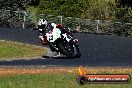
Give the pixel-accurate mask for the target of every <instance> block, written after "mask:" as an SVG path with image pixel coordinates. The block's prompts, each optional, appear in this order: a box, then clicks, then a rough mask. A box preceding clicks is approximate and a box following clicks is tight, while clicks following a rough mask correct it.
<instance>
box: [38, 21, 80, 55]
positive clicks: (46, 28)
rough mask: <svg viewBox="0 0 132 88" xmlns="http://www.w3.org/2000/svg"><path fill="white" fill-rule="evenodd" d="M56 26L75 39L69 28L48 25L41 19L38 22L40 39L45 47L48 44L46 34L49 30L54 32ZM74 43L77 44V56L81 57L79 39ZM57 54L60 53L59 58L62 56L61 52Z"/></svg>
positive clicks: (53, 24)
mask: <svg viewBox="0 0 132 88" xmlns="http://www.w3.org/2000/svg"><path fill="white" fill-rule="evenodd" d="M54 26H56V28H59V29H60V30H61V31H62V32H63V33H68V34H70V35H71V36H72V37H73V35H72V33H71V32H70V29H69V28H68V27H65V26H64V25H63V24H55V23H48V22H47V21H46V20H45V19H39V21H38V29H39V38H40V40H41V42H42V44H43V45H46V44H47V40H46V39H47V38H46V32H47V31H49V30H52V29H53V28H54ZM74 42H75V47H76V51H77V54H76V56H77V57H80V56H81V53H80V50H79V45H78V39H74ZM49 47H50V49H51V51H52V52H55V50H54V48H53V47H52V46H50V45H49ZM57 53H58V55H57V56H60V52H57Z"/></svg>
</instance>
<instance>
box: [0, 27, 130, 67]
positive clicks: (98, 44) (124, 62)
mask: <svg viewBox="0 0 132 88" xmlns="http://www.w3.org/2000/svg"><path fill="white" fill-rule="evenodd" d="M74 35H75V37H76V38H78V39H79V40H80V42H79V43H80V50H81V52H82V57H81V58H74V59H67V58H64V57H60V58H53V57H49V58H48V57H47V58H46V57H45V58H44V57H42V58H35V59H31V60H25V59H24V58H23V60H14V61H0V66H44V67H45V66H68V67H71V66H73V67H74V66H80V65H83V66H100V67H131V66H132V37H124V36H116V35H94V34H84V33H75V34H74ZM0 39H2V40H10V41H16V42H22V43H28V44H35V45H39V46H41V42H40V41H39V39H38V31H35V30H29V29H14V28H4V27H1V28H0Z"/></svg>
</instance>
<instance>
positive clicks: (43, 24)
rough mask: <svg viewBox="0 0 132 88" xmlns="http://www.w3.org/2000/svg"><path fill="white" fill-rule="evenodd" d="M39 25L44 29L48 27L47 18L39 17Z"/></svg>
mask: <svg viewBox="0 0 132 88" xmlns="http://www.w3.org/2000/svg"><path fill="white" fill-rule="evenodd" d="M38 26H39V27H40V28H41V29H43V28H46V27H47V21H46V20H45V19H39V22H38Z"/></svg>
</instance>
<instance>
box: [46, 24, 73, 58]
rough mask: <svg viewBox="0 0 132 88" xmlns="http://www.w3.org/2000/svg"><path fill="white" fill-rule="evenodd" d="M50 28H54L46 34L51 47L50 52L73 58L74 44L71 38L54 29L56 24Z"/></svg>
mask: <svg viewBox="0 0 132 88" xmlns="http://www.w3.org/2000/svg"><path fill="white" fill-rule="evenodd" d="M52 26H53V27H54V28H53V29H52V30H50V31H48V32H47V33H46V37H47V42H48V44H49V46H51V47H52V50H54V51H56V52H60V53H61V54H64V55H66V56H67V57H70V58H73V57H74V56H75V42H74V38H73V36H71V35H70V34H67V33H63V32H62V31H61V30H60V29H59V28H56V24H53V25H52Z"/></svg>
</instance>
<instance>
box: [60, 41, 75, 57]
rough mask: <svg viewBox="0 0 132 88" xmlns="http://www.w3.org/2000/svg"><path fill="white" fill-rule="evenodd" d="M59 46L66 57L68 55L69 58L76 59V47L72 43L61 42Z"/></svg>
mask: <svg viewBox="0 0 132 88" xmlns="http://www.w3.org/2000/svg"><path fill="white" fill-rule="evenodd" d="M58 45H59V48H60V51H61V52H62V53H63V54H64V55H66V56H67V57H69V58H73V57H74V47H73V44H72V42H67V43H64V42H60V43H59V44H58Z"/></svg>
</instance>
